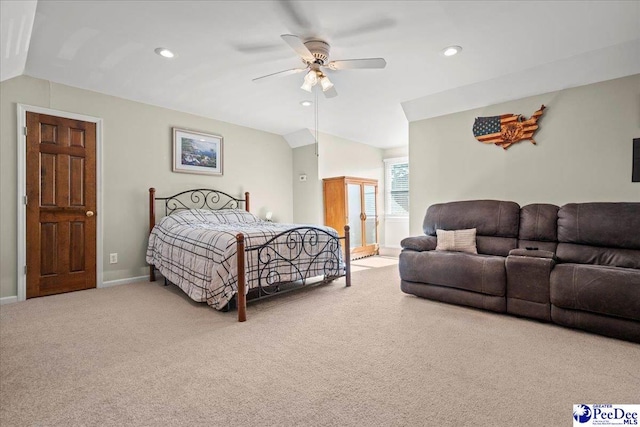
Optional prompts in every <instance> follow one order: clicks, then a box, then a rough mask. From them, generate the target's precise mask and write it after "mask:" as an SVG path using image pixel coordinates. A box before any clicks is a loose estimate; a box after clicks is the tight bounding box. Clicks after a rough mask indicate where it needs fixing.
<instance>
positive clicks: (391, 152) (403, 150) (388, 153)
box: [382, 145, 409, 159]
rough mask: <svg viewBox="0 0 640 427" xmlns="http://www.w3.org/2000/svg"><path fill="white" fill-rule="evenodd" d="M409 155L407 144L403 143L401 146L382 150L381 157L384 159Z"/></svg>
mask: <svg viewBox="0 0 640 427" xmlns="http://www.w3.org/2000/svg"><path fill="white" fill-rule="evenodd" d="M408 155H409V146H408V145H403V146H402V147H393V148H387V149H385V150H383V151H382V157H383V158H384V159H394V158H396V157H407V156H408Z"/></svg>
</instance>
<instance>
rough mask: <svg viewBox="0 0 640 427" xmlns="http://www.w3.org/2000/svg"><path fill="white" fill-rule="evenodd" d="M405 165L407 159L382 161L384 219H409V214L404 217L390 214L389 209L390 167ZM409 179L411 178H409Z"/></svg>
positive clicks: (395, 158) (396, 158)
mask: <svg viewBox="0 0 640 427" xmlns="http://www.w3.org/2000/svg"><path fill="white" fill-rule="evenodd" d="M401 163H407V165H408V164H409V157H393V158H390V159H384V214H385V218H407V219H408V218H409V212H407V214H406V215H398V214H391V213H390V212H389V208H390V207H391V176H390V175H391V174H390V172H391V167H392V166H393V165H397V164H401ZM409 179H411V178H409Z"/></svg>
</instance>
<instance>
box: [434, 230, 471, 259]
mask: <svg viewBox="0 0 640 427" xmlns="http://www.w3.org/2000/svg"><path fill="white" fill-rule="evenodd" d="M436 236H437V237H438V243H437V245H436V251H457V252H468V253H470V254H477V253H478V249H477V248H476V229H475V228H470V229H468V230H450V231H447V230H436Z"/></svg>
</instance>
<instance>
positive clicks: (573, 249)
mask: <svg viewBox="0 0 640 427" xmlns="http://www.w3.org/2000/svg"><path fill="white" fill-rule="evenodd" d="M556 254H557V256H558V260H559V261H560V262H564V263H575V264H595V265H606V266H611V267H623V268H637V269H640V250H633V249H618V248H603V247H598V246H588V245H575V244H572V243H559V244H558V248H557V250H556Z"/></svg>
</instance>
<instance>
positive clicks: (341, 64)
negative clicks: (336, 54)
mask: <svg viewBox="0 0 640 427" xmlns="http://www.w3.org/2000/svg"><path fill="white" fill-rule="evenodd" d="M386 66H387V61H385V60H384V59H383V58H363V59H344V60H342V61H331V62H329V65H328V67H329V68H330V69H332V70H352V69H356V68H384V67H386Z"/></svg>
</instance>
